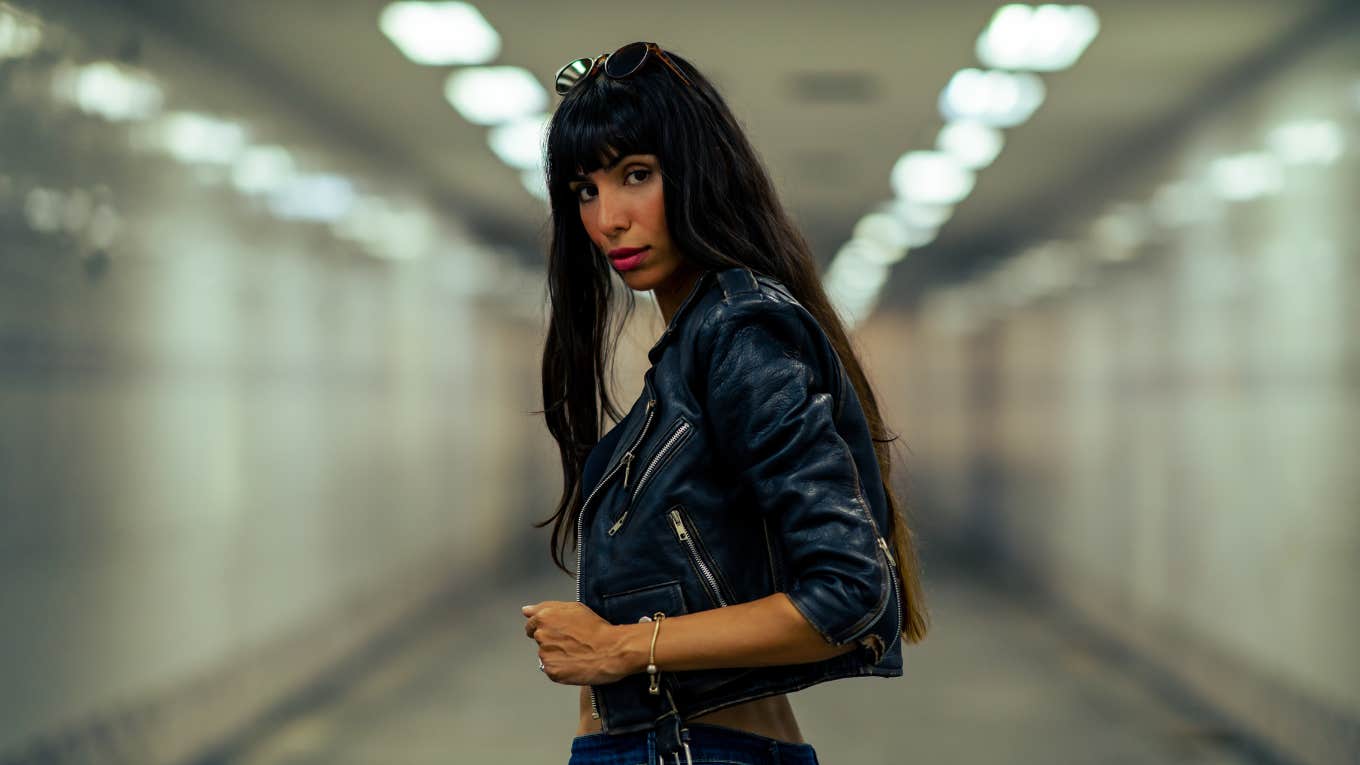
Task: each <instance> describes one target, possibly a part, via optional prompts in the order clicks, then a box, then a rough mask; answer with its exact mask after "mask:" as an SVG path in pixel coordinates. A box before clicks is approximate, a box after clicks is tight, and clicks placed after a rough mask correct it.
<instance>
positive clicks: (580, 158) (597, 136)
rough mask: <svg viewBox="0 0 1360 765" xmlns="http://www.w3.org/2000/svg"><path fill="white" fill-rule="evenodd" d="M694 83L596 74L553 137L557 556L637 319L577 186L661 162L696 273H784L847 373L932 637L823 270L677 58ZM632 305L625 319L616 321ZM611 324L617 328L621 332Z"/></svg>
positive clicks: (550, 370) (551, 399)
mask: <svg viewBox="0 0 1360 765" xmlns="http://www.w3.org/2000/svg"><path fill="white" fill-rule="evenodd" d="M667 55H668V56H669V57H670V60H671V62H672V63H674V64H675V65H676V66H677V67H678V68H679V69H680V70H681V71H682V72H683V73H684V75H685V78H686V79H688V80H689V84H686V83H685V82H683V81H681V79H680V78H679V77H677V76H676V75H675V73H674V72H672V71H671V70H670V69H669V68H668V67H666V66H665V65H664V63H662V62H661V61H659V60H657V58H656V56H655V54H651V55H649V57H648V61H647V62H645V63H644V65H643V66H642V68H641V69H639V70H638V71H637V72H634V73H633V74H632V75H629V76H628V77H625V78H622V79H617V80H616V79H613V78H611V77H608V76H606V75H604V74H603V73H602V72H596V74H595V75H594V76H592V77H591V78H590V79H587V80H584V81H582V82H579V83H578V84H577V85H576V86H575V87H574V88H572V89H571V91H569V92H568V93H567V94H566V96H565V97H564V98H563V99H562V102H561V103H560V104H559V105H558V107H557V110H556V112H554V114H553V116H552V119H551V121H550V123H549V127H548V136H547V154H546V157H545V167H546V172H547V183H548V194H549V201H550V204H551V207H552V241H551V243H550V244H549V247H548V263H547V270H548V304H549V306H550V309H549V310H550V313H551V315H550V317H549V324H548V337H547V341H546V344H545V346H544V349H543V407H544V409H543V414H544V416H545V418H546V420H547V426H548V431H549V432H550V433H552V436H553V438H554V439H555V440H556V441H557V445H558V450H559V451H560V453H561V460H562V477H563V490H562V496H561V499H560V500H559V502H558V506H557V510H556V512H555V513H554V514H553V515H552V516H551V517H549V518H547V519H546V520H543V521H541V522H539V523H536V524H535V526H536V527H542V526H545V525H547V524H549V523H552V524H553V530H552V539H551V541H550V543H549V547H550V549H551V553H552V559H553V562H554V563H555V564H556V565H557V567H558V568H560V569H562V570H563V571H567V572H568V573H570V571H569V570H568V569H567V567H566V565H565V564H564V562H563V558H564V557H565V553H566V550H567V548H568V545H569V544H570V545H571V547H572V549H574V548H575V545H577V544H579V541H580V540H578V539H577V538H576V521H577V518H578V516H579V515H580V512H581V504H582V501H583V498H582V496H581V488H582V487H581V471H582V468H583V467H584V465H585V461H586V457H587V456H588V455H589V453H590V450H591V448H592V447H593V446H594V445H595V443H596V442H598V441H599V438H600V435H601V433H602V431H603V429H604V428H605V427H606V425H605V423H604V421H603V418H602V414H606V413H607V414H608V416H609V417H610V418H611V419H612V420H613V421H615V422H617V421H619V420H620V419H622V417H623V415H622V413H621V412H620V410H619V407H618V406H617V405H616V404H615V402H614V401H612V400H611V398H610V396H609V392H608V386H607V384H606V380H607V375H608V374H609V372H610V366H609V360H610V359H612V357H613V351H614V348H615V346H616V345H617V342H618V336H619V332H620V330H621V328H622V326H623V322H624V321H625V320H626V318H627V317H628V315H629V314H631V312H632V311H633V309H634V306H635V303H634V300H633V295H632V290H631V289H628V288H626V287H625V288H624V289H623V290H622V291H623V292H624V293H626V295H625V296H624V299H623V300H622V301H620V300H619V299H618V297H617V296H616V295H615V286H616V285H615V278H614V276H613V274H612V270H611V268H610V266H609V265H608V263H607V262H606V259H605V258H604V257H603V256H601V255H600V254H599V253H598V252H596V250H595V248H594V246H593V243H592V242H591V240H590V238H589V236H588V235H587V234H586V231H585V228H584V227H583V226H582V224H581V218H580V211H579V208H578V206H577V205H578V203H577V198H576V195H575V194H573V193H572V191H571V190H570V189H569V188H568V186H567V184H568V182H569V181H570V180H572V179H573V178H574V177H576V176H577V175H588V174H590V173H593V172H595V171H596V170H598V169H600V168H602V167H607V166H609V165H612V164H613V162H614V161H615V160H616V159H617V158H619V157H623V156H627V155H630V154H652V155H655V156H656V157H657V159H658V161H659V164H660V169H661V176H662V194H663V197H664V200H665V213H666V222H667V227H668V230H669V234H670V238H671V241H672V243H673V244H674V245H675V247H676V249H677V251H678V252H680V253H681V254H682V256H683V257H684V258H685V260H686V261H688V262H689V263H690V264H691V265H693V266H695V267H698V268H702V269H710V270H721V269H725V268H730V267H734V266H744V267H746V268H749V269H751V270H752V271H755V272H756V273H760V274H765V275H767V276H771V277H774V278H775V279H777V280H779V281H780V282H782V283H783V284H784V286H786V287H787V288H788V289H789V291H790V292H791V293H792V294H793V296H794V297H795V298H797V300H798V302H800V303H802V304H803V306H804V307H805V308H807V310H808V311H809V312H810V313H811V314H812V315H813V317H815V318H816V319H817V321H818V323H820V324H821V326H822V329H823V330H824V331H825V332H826V334H827V337H828V338H829V339H830V340H831V344H832V346H833V347H834V348H835V350H836V353H837V354H838V355H839V356H840V358H841V362H842V363H843V364H844V365H845V368H846V370H847V371H848V372H849V375H850V379H851V382H852V383H853V384H854V386H855V392H856V393H857V394H858V396H859V400H860V404H861V406H862V407H863V409H864V414H865V416H866V417H867V419H868V422H869V429H870V433H871V435H872V437H873V439H874V447H875V451H876V452H877V458H878V463H879V469H880V472H881V474H882V477H883V488H884V491H885V492H886V494H887V497H888V503H889V509H890V514H889V525H890V528H889V529H888V537H889V540H890V543H891V544H892V545H893V548H894V550H895V552H896V555H895V557H896V558H897V561H898V568H899V571H900V573H901V575H902V576H901V587H902V592H901V595H902V603H903V605H904V609H903V623H902V634H903V636H904V637H905V638H906V639H907V640H908V641H910V642H917V641H919V640H922V639H924V637H925V634H926V631H927V621H928V620H927V615H926V610H925V599H924V593H923V592H922V589H921V584H920V576H919V574H918V563H917V558H916V552H915V545H914V544H913V541H912V534H911V530H910V528H909V527H908V525H907V523H906V521H905V518H904V516H903V512H902V505H901V502H900V501H899V500H898V499H897V497H896V496H895V494H894V492H893V490H892V483H891V479H890V475H891V466H892V458H891V455H890V452H889V446H890V444H891V442H893V441H895V440H896V439H897V436H896V435H895V434H891V435H890V434H889V433H888V432H887V429H886V427H885V425H884V423H883V419H882V417H881V416H880V414H879V408H878V402H877V399H876V398H875V396H874V393H873V390H872V388H871V387H870V385H869V381H868V379H867V378H866V377H865V375H864V370H863V368H862V367H861V366H860V363H859V359H858V358H857V356H856V354H855V351H854V349H853V348H852V346H851V343H850V340H849V337H848V335H847V333H846V331H845V327H844V324H843V323H842V321H841V318H840V316H839V315H838V314H837V312H836V310H835V309H834V308H833V307H832V304H831V301H830V300H829V299H828V298H827V295H826V292H825V291H824V290H823V288H822V281H821V277H820V275H819V274H818V272H817V263H816V260H815V259H814V258H813V257H812V251H811V248H810V247H809V246H808V244H807V241H806V239H804V237H803V235H802V233H801V232H799V231H798V229H797V228H796V227H795V226H794V225H793V223H792V222H791V221H790V219H789V217H788V215H787V214H786V213H785V211H784V209H783V206H782V205H781V204H780V202H779V198H778V195H777V194H776V193H775V189H774V185H773V184H772V183H771V182H770V179H769V175H768V173H766V171H765V168H764V166H763V165H762V163H761V161H760V159H759V157H758V156H757V154H756V152H755V149H753V148H752V147H751V144H750V142H749V141H748V140H747V139H746V135H745V133H744V132H743V130H742V129H741V126H740V125H738V124H737V120H736V118H735V117H734V116H733V115H732V112H731V110H730V109H729V108H728V107H727V104H726V103H725V102H724V101H723V99H722V97H721V96H720V95H719V94H718V92H717V90H716V89H714V87H713V85H712V84H711V83H710V82H709V81H708V79H707V78H706V77H704V76H703V75H702V74H701V73H700V72H699V71H698V70H697V69H695V68H694V66H693V65H692V64H690V63H689V62H688V61H687V60H685V59H684V58H682V57H681V56H678V55H676V54H674V53H670V52H669V51H667ZM616 303H622V304H623V306H624V310H623V311H622V312H618V313H619V315H618V316H615V317H611V309H612V307H613V306H614V305H615V304H616ZM611 318H613V319H615V321H613V322H612V323H611Z"/></svg>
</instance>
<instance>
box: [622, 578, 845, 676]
mask: <svg viewBox="0 0 1360 765" xmlns="http://www.w3.org/2000/svg"><path fill="white" fill-rule="evenodd" d="M615 629H617V630H619V634H620V639H619V642H618V647H617V651H618V653H619V659H620V660H621V661H622V663H623V665H624V666H625V667H626V668H627V672H628V673H629V674H632V673H635V672H643V671H645V670H646V668H647V657H648V649H649V647H650V646H651V642H652V631H653V624H652V623H651V622H641V623H638V624H624V625H619V626H618V627H616V628H615ZM854 648H855V646H854V644H853V643H851V644H849V645H844V646H833V645H831V644H830V643H827V642H826V640H824V639H823V638H822V636H821V635H819V634H818V633H817V631H816V630H815V629H813V627H812V625H811V624H808V621H807V619H806V618H804V617H803V615H802V613H800V612H799V611H798V609H797V608H795V607H794V605H793V602H792V601H790V600H789V598H788V596H787V595H785V594H784V593H782V592H777V593H774V594H773V595H769V596H767V597H764V598H761V599H759V600H753V601H751V602H749V603H738V604H737V605H733V606H727V607H725V608H716V609H712V610H709V611H700V612H698V613H693V614H684V615H681V616H674V617H671V616H668V617H666V619H665V620H664V621H663V622H662V623H661V629H660V632H659V633H658V635H657V639H656V665H657V667H658V668H659V669H661V670H662V671H678V670H690V669H721V668H728V667H763V666H772V665H779V664H803V663H806V662H811V661H820V660H823V659H829V658H831V657H833V656H838V655H840V654H843V653H849V652H850V651H852V650H854Z"/></svg>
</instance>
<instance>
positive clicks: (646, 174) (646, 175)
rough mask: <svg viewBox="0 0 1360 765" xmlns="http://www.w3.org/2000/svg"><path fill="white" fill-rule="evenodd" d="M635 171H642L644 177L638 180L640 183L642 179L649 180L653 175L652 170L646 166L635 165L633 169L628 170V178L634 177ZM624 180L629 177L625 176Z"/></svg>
mask: <svg viewBox="0 0 1360 765" xmlns="http://www.w3.org/2000/svg"><path fill="white" fill-rule="evenodd" d="M635 173H642V179H641V180H639V181H638V183H642V181H645V180H647V178H649V177H650V176H651V174H652V171H651V170H649V169H647V168H645V167H635V168H633V169H632V170H629V171H628V178H631V177H633V175H634V174H635ZM624 180H627V178H625V179H624Z"/></svg>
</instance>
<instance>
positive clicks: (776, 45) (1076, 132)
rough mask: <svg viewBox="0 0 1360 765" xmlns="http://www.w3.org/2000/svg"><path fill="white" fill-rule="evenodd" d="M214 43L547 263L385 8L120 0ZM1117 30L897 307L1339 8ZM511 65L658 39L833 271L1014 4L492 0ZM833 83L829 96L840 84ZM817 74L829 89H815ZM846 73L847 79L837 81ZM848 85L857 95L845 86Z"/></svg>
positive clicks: (1014, 150)
mask: <svg viewBox="0 0 1360 765" xmlns="http://www.w3.org/2000/svg"><path fill="white" fill-rule="evenodd" d="M124 4H125V5H126V6H128V7H129V8H131V9H133V10H134V11H136V12H137V13H138V14H139V15H142V16H144V17H145V18H147V19H148V20H149V21H150V22H152V23H157V24H159V25H161V26H163V27H165V28H166V30H167V31H169V32H170V33H171V34H173V35H174V36H175V37H176V38H177V39H179V40H181V41H183V42H186V43H188V44H190V45H192V46H194V47H195V48H198V49H200V50H202V51H203V52H204V53H205V55H207V56H209V57H211V58H213V59H215V60H220V61H222V62H223V63H224V64H225V65H227V66H230V67H232V68H234V69H237V70H239V71H240V72H241V73H242V74H243V75H245V76H246V77H248V78H251V79H252V80H254V81H255V82H258V83H264V84H266V86H267V87H269V88H270V89H272V90H273V91H275V92H276V93H277V94H278V95H279V96H281V97H283V98H286V99H288V100H290V101H292V102H294V103H295V104H296V105H299V106H300V107H302V108H304V109H305V110H306V111H307V112H308V113H309V114H311V115H312V116H314V117H315V118H316V119H318V120H322V121H325V122H326V124H327V125H329V126H331V127H332V128H333V129H334V130H335V131H337V133H339V134H342V135H343V136H345V137H346V138H348V139H350V140H351V141H353V142H354V143H356V144H358V145H359V148H361V149H362V150H363V151H365V152H368V153H372V154H373V155H375V156H380V157H383V158H385V160H386V161H388V162H390V163H392V164H393V165H394V166H395V167H398V168H401V170H402V172H404V173H406V174H409V175H410V177H411V180H412V181H413V182H414V184H415V185H418V186H419V187H421V188H425V189H428V190H429V191H430V193H431V194H432V196H433V197H434V198H435V199H437V200H439V201H440V202H441V203H443V204H444V205H445V206H447V207H449V208H450V209H452V210H453V211H455V212H456V213H458V214H459V215H461V216H463V217H465V218H466V219H467V221H468V223H469V224H470V227H471V228H472V229H473V231H475V232H477V233H480V234H481V235H482V236H484V237H486V238H488V239H490V240H492V241H496V242H499V243H503V244H506V245H509V246H511V247H512V248H514V249H515V250H517V251H518V252H520V253H522V255H523V257H524V258H525V259H526V260H536V259H538V258H540V257H541V254H540V253H541V252H542V250H543V246H544V240H543V235H544V227H543V224H544V221H545V218H546V210H545V207H544V204H543V203H542V202H541V201H539V200H538V199H535V198H534V197H532V196H530V195H529V193H528V192H526V191H525V190H524V188H523V187H522V186H521V184H520V180H519V176H518V174H517V172H515V171H513V170H511V169H510V168H509V167H507V166H505V165H503V164H502V163H501V162H500V161H499V160H498V159H496V157H495V156H494V155H493V154H492V153H491V151H490V150H489V149H488V147H487V144H486V128H484V127H479V126H476V125H472V124H470V123H467V122H465V121H464V120H463V119H462V118H461V117H460V116H459V115H458V114H457V113H456V112H455V111H454V110H453V109H452V108H451V107H449V106H448V104H447V103H446V102H445V101H444V99H443V96H442V90H443V81H444V79H445V77H446V76H447V74H448V72H449V71H451V68H450V67H422V66H418V65H416V64H413V63H411V62H410V61H408V60H407V59H406V58H405V57H404V56H402V55H401V54H400V53H399V52H398V51H397V49H396V48H395V47H394V46H393V45H392V44H391V43H390V42H389V41H388V40H387V39H386V38H385V37H384V36H383V35H382V34H381V33H380V32H379V30H378V26H377V18H378V15H379V12H380V11H381V9H382V8H383V7H384V5H386V2H385V0H346V2H335V0H196V1H195V2H183V1H182V0H124ZM1087 4H1088V5H1090V6H1091V7H1093V8H1094V9H1095V10H1096V12H1097V13H1098V14H1099V17H1100V23H1101V32H1100V34H1099V36H1097V37H1096V39H1095V41H1094V42H1093V43H1092V44H1091V46H1090V48H1088V49H1087V51H1086V53H1085V54H1084V55H1083V57H1082V58H1081V59H1080V60H1079V61H1078V62H1077V64H1076V65H1075V66H1074V67H1073V68H1072V69H1069V70H1067V71H1065V72H1058V73H1053V74H1046V75H1043V78H1044V81H1045V85H1046V86H1047V90H1048V97H1047V100H1046V102H1045V103H1044V104H1043V105H1042V106H1041V107H1040V108H1039V110H1038V112H1037V113H1036V114H1035V116H1034V117H1033V118H1032V119H1031V120H1030V121H1029V122H1027V123H1025V124H1023V125H1020V126H1018V127H1016V128H1012V129H1010V130H1007V131H1005V132H1006V142H1007V145H1006V147H1005V149H1004V150H1003V151H1002V153H1001V155H1000V157H999V158H998V159H997V160H996V162H995V163H994V164H993V165H992V166H990V167H988V168H986V169H985V170H983V171H981V173H980V174H979V177H978V184H977V187H976V189H975V190H974V192H973V193H972V195H971V196H970V197H969V198H968V199H966V200H965V201H964V202H963V203H962V204H961V205H960V206H959V207H958V208H957V210H956V212H955V214H954V217H953V218H952V219H951V220H950V221H949V222H948V223H946V224H945V226H944V228H943V229H942V230H941V232H940V236H939V238H938V239H937V240H936V242H935V243H933V244H932V245H930V246H928V247H926V248H923V249H921V250H920V251H918V252H913V253H912V254H911V255H910V256H909V257H908V259H907V261H904V264H903V265H909V266H911V268H902V267H899V268H898V269H896V270H895V273H894V277H893V279H892V280H891V281H890V282H889V287H888V289H889V294H888V296H887V297H886V298H885V300H886V301H889V302H891V301H892V300H893V299H897V300H904V299H905V297H904V296H907V295H910V294H914V293H915V292H917V291H918V290H919V289H920V287H921V285H922V284H928V283H929V282H931V281H932V280H938V279H941V278H944V277H947V276H948V275H950V274H953V273H957V272H958V271H959V270H960V269H961V268H965V267H966V266H967V264H968V263H969V262H972V261H975V260H976V259H978V258H985V257H990V256H994V254H995V253H996V252H998V251H1000V250H1003V249H1006V248H1008V247H1010V246H1013V245H1014V244H1016V243H1019V242H1022V241H1023V240H1024V239H1025V237H1028V236H1033V235H1036V234H1037V233H1039V232H1041V231H1042V228H1043V226H1045V225H1049V224H1050V223H1051V221H1050V219H1051V218H1052V217H1053V216H1055V215H1061V214H1062V213H1063V211H1064V210H1066V209H1068V207H1069V205H1070V204H1076V203H1078V202H1080V201H1081V200H1088V199H1090V198H1091V197H1092V196H1093V195H1098V194H1099V193H1100V190H1101V187H1102V186H1105V185H1107V184H1108V183H1110V182H1112V181H1114V180H1117V178H1118V177H1119V176H1120V175H1121V174H1123V173H1126V172H1128V171H1129V170H1130V169H1131V168H1132V167H1133V166H1134V165H1136V163H1137V162H1138V161H1139V159H1140V155H1146V154H1147V153H1148V152H1150V151H1155V149H1156V143H1157V141H1158V140H1159V139H1160V138H1161V137H1163V136H1166V135H1167V134H1168V132H1169V131H1174V130H1175V128H1176V126H1177V125H1179V124H1182V123H1184V122H1186V121H1187V120H1188V119H1189V118H1190V117H1192V116H1193V115H1194V113H1195V112H1196V111H1197V110H1200V109H1203V108H1206V106H1207V104H1208V103H1209V102H1212V101H1213V100H1215V98H1216V97H1217V94H1219V93H1220V92H1221V91H1223V90H1224V89H1225V88H1229V87H1230V86H1232V85H1233V83H1240V82H1241V80H1242V79H1243V75H1242V74H1241V73H1244V72H1245V73H1248V74H1250V72H1252V71H1254V69H1253V67H1257V68H1259V65H1260V61H1261V60H1262V59H1263V57H1267V56H1269V55H1272V52H1275V51H1278V50H1280V48H1281V46H1283V45H1288V44H1293V43H1291V42H1290V41H1293V40H1297V39H1298V38H1299V37H1300V35H1303V34H1306V33H1307V32H1308V30H1310V29H1312V28H1313V27H1312V26H1310V25H1315V24H1316V23H1318V22H1317V20H1318V18H1319V17H1320V16H1322V15H1323V12H1324V11H1325V10H1326V9H1327V8H1329V7H1335V5H1336V4H1335V3H1331V2H1325V1H1324V0H1290V1H1289V2H1283V1H1281V0H1196V1H1195V2H1193V3H1190V2H1184V0H1139V1H1138V2H1129V1H1128V0H1125V1H1123V2H1117V1H1115V0H1094V1H1092V2H1088V3H1087ZM477 5H478V8H479V9H480V10H481V12H482V14H483V15H484V16H485V17H486V18H487V20H488V21H489V22H490V23H491V24H492V25H493V26H494V27H495V28H496V29H497V31H498V32H499V33H500V35H501V38H502V44H503V45H502V51H501V55H500V56H499V57H498V59H497V61H496V63H502V64H514V65H519V66H523V67H525V68H527V69H528V70H530V71H531V72H533V73H534V74H535V75H537V76H538V77H539V78H540V80H541V81H542V82H543V83H545V85H546V83H549V82H550V81H551V79H552V77H553V75H554V74H555V73H556V71H557V69H558V68H559V67H561V66H562V65H563V64H564V63H565V62H567V61H569V60H571V59H574V58H577V57H580V56H584V55H592V54H597V53H599V52H601V51H605V50H613V49H614V48H616V47H618V46H619V45H621V44H623V43H625V42H630V41H633V40H637V39H651V40H655V41H657V42H659V43H661V45H662V46H663V47H666V48H669V49H673V50H675V51H676V52H678V53H680V54H681V55H683V56H685V57H686V58H688V59H689V60H690V61H692V62H694V64H695V65H696V66H698V67H699V68H700V69H701V70H702V71H704V72H705V73H706V74H707V75H708V76H709V77H710V78H711V79H712V80H713V81H714V83H715V84H716V85H717V86H718V88H719V90H720V91H721V92H722V93H723V94H724V96H725V97H726V98H727V100H728V103H729V104H730V106H731V107H732V109H733V111H734V112H735V113H736V115H737V117H738V119H739V120H741V121H742V122H743V123H744V125H745V126H746V128H747V130H748V132H749V134H750V137H751V140H752V142H753V143H754V145H755V146H756V148H757V150H758V151H759V152H760V154H761V156H762V157H763V159H764V160H765V162H766V163H767V165H768V167H769V169H770V172H771V175H772V177H773V178H774V181H775V183H776V186H777V187H778V189H779V190H780V192H781V194H782V197H783V199H784V202H785V204H786V205H787V207H788V208H789V210H790V211H791V212H792V214H793V216H794V217H795V219H796V220H797V221H798V223H799V224H800V225H801V226H802V227H803V229H804V231H805V233H806V234H807V235H808V237H809V239H810V240H811V241H812V243H813V245H814V248H815V249H816V252H817V256H818V257H819V259H821V260H822V262H823V263H825V262H826V261H827V260H829V258H830V257H831V255H832V254H833V253H834V252H835V250H836V249H837V247H839V245H840V244H841V243H843V242H844V241H845V240H846V239H847V238H848V237H849V235H850V230H851V227H852V226H853V225H854V223H855V221H856V220H857V219H858V218H859V217H860V216H861V215H863V214H864V213H865V212H867V211H869V210H870V209H871V208H872V207H873V206H875V205H876V204H877V203H879V202H881V201H883V200H886V199H888V198H890V197H891V195H892V192H891V189H890V187H889V184H888V174H889V169H890V168H891V166H892V163H893V162H894V161H895V160H896V159H897V157H898V156H900V155H901V154H902V153H903V152H905V151H909V150H915V149H931V148H934V142H935V135H936V133H937V131H938V130H939V128H940V127H941V125H942V124H943V123H942V121H941V118H940V116H939V112H938V109H937V106H936V103H937V99H938V96H939V93H940V90H941V89H942V88H943V86H944V85H945V84H946V83H947V82H948V81H949V78H950V77H951V76H952V74H953V73H954V72H955V71H957V70H959V69H961V68H964V67H970V66H980V64H979V62H978V61H977V58H976V55H975V53H974V52H973V44H974V41H975V40H976V38H977V36H978V33H979V32H980V31H981V30H982V29H983V28H984V27H985V26H986V24H987V22H988V21H989V19H990V18H991V15H992V13H993V12H994V11H995V9H996V8H997V7H998V5H999V3H997V2H995V1H993V2H979V1H978V0H953V1H952V2H948V3H944V2H934V3H924V2H914V3H910V2H900V1H899V2H889V1H887V0H839V1H838V2H793V1H790V0H744V1H743V2H740V3H737V2H715V1H714V0H691V2H688V3H684V4H681V3H675V2H667V3H642V2H633V3H619V2H600V1H599V0H575V2H570V3H562V2H551V3H549V2H537V1H534V2H528V1H526V2H498V3H478V4H477ZM827 83H830V87H825V85H826V84H827ZM819 85H820V86H819ZM842 85H844V87H843V88H842V87H841V86H842ZM841 93H848V95H847V96H845V97H841V95H840V94H841Z"/></svg>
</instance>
